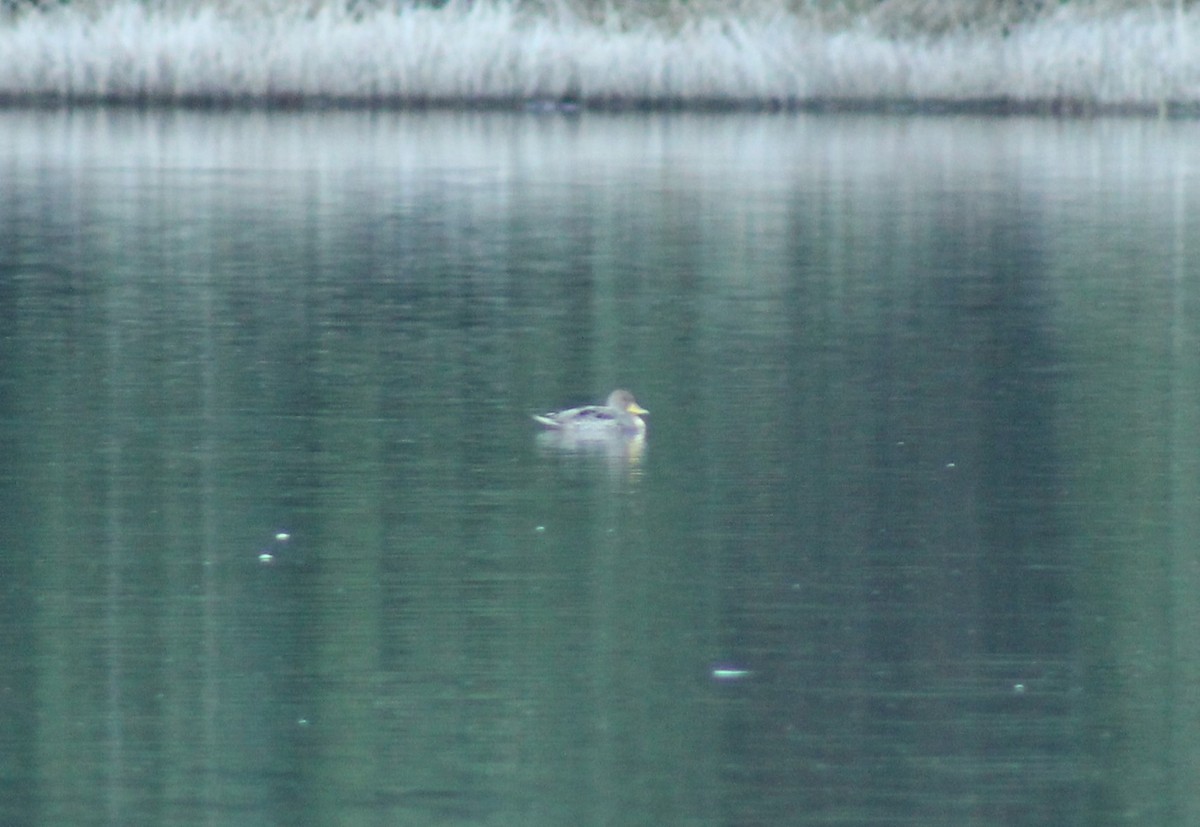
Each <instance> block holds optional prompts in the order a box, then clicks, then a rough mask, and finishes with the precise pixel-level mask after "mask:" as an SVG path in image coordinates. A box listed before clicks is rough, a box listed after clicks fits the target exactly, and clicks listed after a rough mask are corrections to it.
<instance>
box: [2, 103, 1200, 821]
mask: <svg viewBox="0 0 1200 827" xmlns="http://www.w3.org/2000/svg"><path fill="white" fill-rule="evenodd" d="M1193 132H1194V130H1193V128H1192V125H1190V124H1171V123H1161V122H1160V123H1154V122H1143V121H1114V122H1109V121H1091V122H1060V121H1048V120H987V119H967V118H963V119H950V118H946V119H902V118H895V119H889V118H868V117H845V118H835V117H791V116H788V117H782V116H780V117H746V116H728V117H701V116H676V117H670V116H662V117H658V116H656V117H637V116H613V117H601V116H593V115H583V116H578V117H570V118H561V117H557V116H552V117H546V118H541V117H536V116H507V115H490V116H469V115H382V114H370V113H351V114H334V113H328V114H313V113H309V114H286V113H284V114H274V115H272V114H264V113H256V114H245V113H242V114H239V113H226V114H219V113H218V114H201V113H195V114H169V113H155V114H139V113H133V112H124V113H114V112H108V113H106V112H88V111H81V112H77V113H75V114H64V113H60V112H41V113H16V112H8V113H4V114H0V180H3V182H4V185H3V187H2V188H0V456H2V457H3V463H2V464H0V514H2V515H3V519H2V521H0V582H2V583H3V594H4V600H3V601H0V637H2V639H3V641H4V650H3V651H4V655H3V658H4V668H3V670H0V671H2V674H0V697H2V698H3V699H4V701H5V702H4V704H3V705H0V709H2V710H3V712H0V789H2V790H3V795H0V821H2V822H3V823H4V824H5V825H13V827H22V826H23V825H41V824H56V825H76V824H80V825H83V824H89V825H90V824H97V825H100V824H103V825H133V824H174V825H190V824H221V825H275V824H279V825H295V824H321V825H325V824H344V825H385V824H386V825H410V824H411V825H434V824H445V825H563V824H579V825H590V824H597V825H599V824H614V825H616V824H620V825H640V824H645V825H664V824H697V825H699V824H704V825H726V824H729V825H733V824H737V825H757V824H762V825H767V824H771V825H778V824H796V825H807V824H813V825H822V824H844V825H859V824H861V825H866V824H913V825H918V824H919V825H947V827H950V825H955V826H957V825H962V824H977V825H1044V824H1056V825H1089V827H1090V825H1099V824H1118V823H1120V824H1129V823H1141V824H1155V825H1179V827H1186V826H1187V825H1191V824H1194V823H1196V820H1197V817H1198V816H1200V795H1198V794H1197V792H1196V791H1195V784H1194V778H1195V776H1196V770H1197V767H1198V765H1200V752H1198V748H1197V746H1196V745H1197V744H1200V727H1198V725H1197V721H1196V716H1195V712H1194V709H1195V701H1196V698H1195V695H1196V691H1197V690H1196V687H1197V686H1198V685H1200V684H1198V683H1197V679H1198V678H1200V655H1198V654H1197V652H1198V649H1197V642H1198V641H1197V626H1196V623H1195V620H1196V617H1197V614H1198V612H1200V588H1198V587H1200V565H1198V554H1200V552H1198V550H1197V549H1198V547H1200V546H1198V542H1197V540H1198V537H1200V517H1198V516H1197V511H1196V503H1197V501H1198V496H1200V477H1198V471H1200V436H1198V434H1200V427H1198V426H1200V368H1198V367H1197V360H1196V353H1197V344H1198V342H1197V330H1200V328H1198V326H1197V325H1198V322H1200V318H1198V316H1200V267H1198V265H1197V253H1196V246H1197V244H1196V242H1195V239H1197V238H1200V232H1198V230H1200V228H1198V227H1197V226H1196V219H1195V217H1194V214H1195V212H1196V210H1195V203H1196V201H1197V199H1198V197H1200V185H1198V183H1200V182H1198V181H1197V177H1196V173H1195V170H1196V169H1197V168H1200V164H1198V161H1200V148H1197V145H1196V142H1195V140H1194V135H1193V134H1192V133H1193ZM619 386H620V387H628V388H630V389H631V390H633V391H634V392H635V393H636V395H637V397H638V400H639V401H640V402H641V403H642V404H643V405H645V406H646V407H647V408H649V409H650V410H651V412H652V413H651V415H650V416H649V417H648V420H649V428H650V431H649V434H648V437H647V440H646V446H645V450H644V451H641V452H632V453H629V452H610V453H604V452H588V453H572V452H563V451H555V450H549V449H547V448H546V447H544V446H539V444H538V443H537V442H536V441H535V439H534V431H535V426H534V424H533V422H532V421H531V420H530V419H529V414H530V413H532V412H535V411H541V410H547V409H550V408H554V407H560V406H567V405H574V404H582V403H585V402H591V401H597V400H599V399H602V398H603V397H604V396H606V395H607V393H608V391H609V390H611V389H612V388H614V387H619Z"/></svg>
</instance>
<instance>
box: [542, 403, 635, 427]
mask: <svg viewBox="0 0 1200 827" xmlns="http://www.w3.org/2000/svg"><path fill="white" fill-rule="evenodd" d="M533 418H534V419H535V420H536V421H538V422H540V423H541V424H543V425H545V426H546V427H547V428H569V427H571V426H573V425H583V426H588V425H606V424H608V423H610V422H615V421H616V419H617V412H616V411H614V410H613V409H612V408H609V407H605V406H604V405H587V406H585V407H582V408H571V409H570V410H566V411H558V412H556V413H548V414H540V415H539V414H534V417H533Z"/></svg>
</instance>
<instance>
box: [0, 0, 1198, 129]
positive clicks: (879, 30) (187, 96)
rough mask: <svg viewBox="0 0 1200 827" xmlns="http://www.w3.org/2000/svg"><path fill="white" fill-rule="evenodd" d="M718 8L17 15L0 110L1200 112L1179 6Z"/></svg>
mask: <svg viewBox="0 0 1200 827" xmlns="http://www.w3.org/2000/svg"><path fill="white" fill-rule="evenodd" d="M724 8H725V9H726V10H721V7H719V6H718V5H715V4H714V5H709V6H705V5H704V4H700V3H693V4H690V5H684V4H682V3H675V4H665V3H659V4H656V5H653V6H651V5H649V4H646V3H643V4H642V5H640V6H639V5H634V6H630V7H629V8H628V9H623V10H615V9H614V7H612V6H608V5H606V6H604V7H601V6H600V5H599V4H591V5H580V6H567V5H561V4H558V5H552V4H543V5H539V6H532V5H517V4H516V3H514V2H502V0H487V1H486V2H476V3H473V4H469V3H466V2H451V3H450V4H449V5H446V6H443V7H440V8H435V7H430V6H404V7H400V8H379V7H374V8H372V7H367V6H363V5H360V6H357V7H352V8H350V9H347V8H346V7H344V6H340V5H339V6H337V7H334V6H330V5H325V6H313V5H303V4H299V3H284V2H275V3H274V4H273V5H267V4H255V5H254V7H253V8H251V7H249V6H239V5H236V4H233V3H229V2H220V0H214V2H205V1H204V0H194V2H187V1H186V0H179V1H178V2H175V3H173V4H170V5H158V6H152V5H147V4H145V3H139V2H135V0H117V2H116V3H104V4H96V5H90V6H85V5H80V4H76V5H72V6H58V7H54V8H52V9H40V10H28V9H20V10H18V11H17V12H16V13H10V14H8V15H7V16H6V17H5V18H4V19H0V100H3V101H5V102H7V103H10V104H12V103H35V102H36V103H46V102H51V103H53V102H121V103H164V104H178V103H191V104H215V105H221V104H238V103H247V104H254V105H295V104H338V105H384V106H420V105H455V106H505V107H508V106H522V105H535V106H550V107H553V106H558V105H562V104H563V103H566V104H568V105H572V106H574V105H583V106H590V107H610V108H613V107H650V108H671V107H702V106H707V107H747V108H803V107H858V108H867V107H869V108H875V107H893V106H901V107H915V108H935V109H939V108H950V109H956V108H958V109H978V108H990V109H997V110H1016V111H1020V110H1050V111H1083V112H1101V111H1148V112H1163V111H1182V112H1188V113H1192V112H1195V111H1200V8H1196V7H1191V6H1187V5H1185V4H1183V3H1174V4H1156V5H1136V4H1129V3H1116V2H1110V3H1090V4H1089V3H1083V4H1073V3H1066V4H1054V3H1033V2H1024V3H1021V2H1015V0H1014V2H1007V3H1005V2H999V0H995V1H994V2H991V3H988V2H980V3H974V4H971V3H967V2H965V0H961V2H958V3H954V2H949V3H934V4H930V3H922V2H920V0H908V3H907V6H902V5H901V4H900V3H895V2H893V3H887V2H883V3H880V2H875V3H869V2H866V0H860V2H858V3H854V2H843V3H835V4H824V5H822V4H818V3H804V4H801V5H800V6H798V7H796V8H786V7H782V6H777V5H774V4H771V5H767V4H764V3H744V4H742V5H739V6H738V7H737V8H736V9H734V10H732V11H730V10H728V8H729V7H728V6H725V7H724ZM904 10H907V11H908V14H907V15H905V14H902V13H901V11H904ZM956 10H957V11H956Z"/></svg>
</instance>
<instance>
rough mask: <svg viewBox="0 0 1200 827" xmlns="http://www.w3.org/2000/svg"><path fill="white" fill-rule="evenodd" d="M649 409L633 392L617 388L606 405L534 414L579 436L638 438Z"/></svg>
mask: <svg viewBox="0 0 1200 827" xmlns="http://www.w3.org/2000/svg"><path fill="white" fill-rule="evenodd" d="M648 413H650V412H649V411H647V410H646V409H645V408H643V407H642V406H641V405H639V404H638V403H637V400H636V399H634V398H633V394H632V393H630V392H629V391H626V390H615V391H613V392H612V393H610V394H609V395H608V401H607V402H605V403H604V404H603V405H585V406H584V407H582V408H569V409H568V410H565V411H555V412H553V413H547V414H534V417H533V418H534V420H535V421H536V422H537V423H538V424H539V425H542V426H543V427H545V428H546V429H547V430H548V431H552V432H556V433H560V434H563V435H564V436H569V437H571V438H573V439H576V440H604V439H622V438H624V439H634V438H638V437H641V436H643V435H644V434H645V433H646V423H645V422H644V421H642V415H643V414H648Z"/></svg>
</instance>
